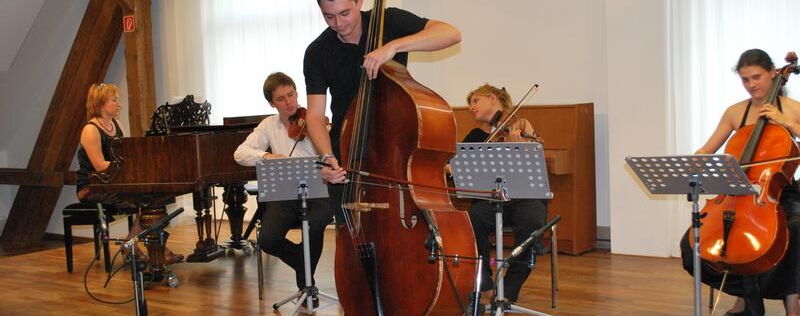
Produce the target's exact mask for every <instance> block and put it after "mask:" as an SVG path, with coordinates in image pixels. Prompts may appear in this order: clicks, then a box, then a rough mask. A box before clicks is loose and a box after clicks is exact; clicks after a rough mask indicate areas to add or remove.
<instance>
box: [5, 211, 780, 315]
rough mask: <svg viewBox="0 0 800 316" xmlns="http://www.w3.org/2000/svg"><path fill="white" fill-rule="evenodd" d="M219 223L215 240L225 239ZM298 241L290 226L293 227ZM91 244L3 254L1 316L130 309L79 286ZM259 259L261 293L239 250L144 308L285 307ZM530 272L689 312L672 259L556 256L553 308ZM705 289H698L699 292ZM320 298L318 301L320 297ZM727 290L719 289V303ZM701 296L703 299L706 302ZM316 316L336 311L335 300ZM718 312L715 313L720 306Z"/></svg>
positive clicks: (652, 311)
mask: <svg viewBox="0 0 800 316" xmlns="http://www.w3.org/2000/svg"><path fill="white" fill-rule="evenodd" d="M226 225H227V223H226V224H225V225H223V233H222V234H221V236H225V237H224V238H220V239H223V240H224V239H227V236H228V235H227V233H225V232H224V231H226V229H225V226H226ZM169 230H170V232H171V236H170V241H169V245H170V247H171V248H172V249H173V250H176V251H178V252H181V253H184V254H188V253H189V252H190V251H191V249H192V248H193V246H194V242H195V240H194V238H195V237H196V231H195V229H194V227H193V226H180V227H173V228H170V229H169ZM291 234H292V238H293V239H299V238H298V235H299V234H297V233H291ZM325 238H326V243H325V251H324V253H323V256H322V261H321V262H320V264H319V267H318V271H317V276H316V279H317V282H318V286H319V287H320V290H322V291H324V292H328V293H335V286H334V283H333V257H334V244H335V243H334V234H333V231H332V230H329V231H328V232H327V234H326V236H325ZM92 253H93V247H92V244H91V243H88V244H82V245H76V246H75V272H74V273H72V274H70V273H67V272H66V267H65V258H64V250H63V248H57V249H50V250H42V251H38V252H33V253H28V254H22V255H14V256H4V257H0V315H120V314H126V315H133V314H134V305H133V303H127V304H121V305H110V304H103V303H99V302H96V301H94V300H92V299H91V298H90V297H89V296H88V295H87V294H86V292H85V291H84V288H83V272H84V269H85V268H86V266H87V264H88V263H89V262H90V261H91V258H92ZM267 258H269V259H268V260H267V261H266V263H265V271H266V272H265V275H266V282H265V292H266V294H265V295H266V297H265V298H264V300H263V301H259V300H258V288H257V277H256V276H257V274H256V273H257V272H256V271H257V266H256V260H255V255H252V256H246V255H243V254H242V253H241V252H237V253H235V254H234V255H232V256H227V257H223V258H219V259H217V260H215V261H213V262H210V263H181V264H177V265H173V266H171V269H172V270H173V271H174V272H175V273H177V275H178V277H179V279H180V285H179V286H178V287H177V288H169V287H166V286H160V285H157V286H152V287H150V288H148V289H147V291H146V292H145V296H146V298H147V302H148V304H149V309H148V310H149V312H150V315H202V316H209V315H261V314H266V315H289V314H291V311H292V308H291V307H292V306H291V304H289V305H286V306H285V307H284V308H282V309H281V311H277V312H276V311H273V309H272V304H273V303H274V302H275V301H277V300H279V299H282V298H284V297H287V296H289V295H291V294H293V293H294V291H295V290H296V288H295V286H294V273H293V272H292V271H291V269H289V268H288V267H287V266H285V265H284V264H283V263H282V262H280V260H278V259H276V258H274V257H268V256H267ZM539 262H540V263H539V265H538V266H537V267H536V269H535V270H534V273H533V274H532V276H531V277H530V278H529V279H528V281H527V283H526V284H525V287H524V288H523V292H522V293H521V295H520V301H519V305H521V306H524V307H527V308H530V309H534V310H537V311H541V312H545V313H549V314H553V315H690V314H691V313H692V279H691V278H690V276H689V275H687V274H686V273H685V272H684V271H683V270H682V269H681V267H680V263H679V261H678V259H661V258H647V257H635V256H623V255H612V254H609V253H608V252H605V251H594V252H590V253H588V254H585V255H582V256H569V255H561V256H560V257H559V268H560V269H559V270H560V280H559V282H560V291H559V299H558V307H557V308H556V309H551V308H550V292H549V291H550V290H549V284H550V273H549V271H550V266H549V259H548V257H547V256H544V257H540V260H539ZM127 272H128V271H127V270H124V271H122V272H121V273H120V274H119V275H117V276H116V277H115V278H114V279H113V280H112V281H111V282H110V284H109V287H108V288H105V289H104V288H102V284H103V281H104V280H105V273H104V272H103V271H102V267H101V266H100V265H99V264H97V265H95V266H93V267H92V268H91V269H90V270H89V274H88V276H89V277H88V280H89V288H90V289H91V291H92V292H93V293H96V295H97V296H98V297H100V298H102V299H104V300H110V301H122V300H127V299H130V298H132V287H131V281H130V275H129V273H127ZM705 294H707V289H704V295H705ZM323 303H324V300H323ZM731 303H732V298H731V297H728V296H723V298H722V302H721V304H720V306H721V307H722V308H723V309H725V308H727V307H728V306H730V304H731ZM705 304H706V302H704V306H706V305H705ZM767 311H768V315H783V308H782V305H781V304H780V302H778V301H769V302H768V303H767ZM316 315H343V312H341V311H340V310H339V308H338V306H332V307H329V308H327V309H324V310H321V311H318V312H317V313H316ZM715 315H722V313H721V312H717V313H715Z"/></svg>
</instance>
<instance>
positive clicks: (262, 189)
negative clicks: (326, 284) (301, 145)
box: [256, 157, 338, 315]
mask: <svg viewBox="0 0 800 316" xmlns="http://www.w3.org/2000/svg"><path fill="white" fill-rule="evenodd" d="M315 161H317V157H298V158H278V159H265V160H261V161H259V162H257V163H256V180H257V181H258V201H259V202H272V201H291V200H297V201H298V202H299V203H300V210H301V214H300V217H301V219H302V224H301V225H302V231H303V232H302V233H303V268H304V271H303V273H304V274H305V287H304V288H303V289H302V290H300V291H297V293H295V294H293V295H291V296H289V297H287V298H285V299H283V300H282V301H280V302H277V303H275V304H273V305H272V308H273V309H275V310H278V308H279V307H280V306H282V305H284V304H286V303H288V302H293V301H295V300H297V301H296V306H295V309H294V312H293V313H292V315H296V314H297V312H298V311H299V309H300V307H301V302H304V301H305V303H306V306H308V307H307V308H306V310H305V313H306V314H312V313H314V312H315V311H317V310H319V309H322V308H325V307H327V306H329V305H332V304H333V303H331V304H329V305H325V306H320V307H313V306H314V305H313V302H312V297H313V296H314V295H319V296H322V297H325V298H328V299H330V300H332V301H334V302H338V298H337V297H335V296H333V295H330V294H327V293H324V292H321V291H319V290H318V289H317V287H316V286H315V285H313V284H312V283H311V280H312V275H311V249H310V246H309V242H307V241H308V240H309V237H308V234H309V233H308V230H309V224H308V216H307V214H306V213H307V212H308V206H307V203H306V199H316V198H326V197H328V186H327V185H325V183H323V181H322V174H321V173H320V171H319V170H318V169H317V166H316V164H315V163H314V162H315ZM256 251H259V255H260V254H261V252H260V251H261V250H260V249H257V250H256ZM258 260H259V263H260V262H261V259H258ZM259 273H261V271H260V270H259ZM261 282H262V281H261V280H259V286H260V285H261Z"/></svg>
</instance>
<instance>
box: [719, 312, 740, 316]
mask: <svg viewBox="0 0 800 316" xmlns="http://www.w3.org/2000/svg"><path fill="white" fill-rule="evenodd" d="M722 316H744V311H741V312H726V313H725V315H722Z"/></svg>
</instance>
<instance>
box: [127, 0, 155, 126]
mask: <svg viewBox="0 0 800 316" xmlns="http://www.w3.org/2000/svg"><path fill="white" fill-rule="evenodd" d="M122 3H123V5H122V8H123V9H122V13H123V15H124V16H129V15H130V16H133V17H134V18H135V21H136V30H135V31H133V32H125V70H126V75H127V80H128V124H130V133H131V135H130V136H144V132H145V131H146V130H147V129H148V128H149V123H150V115H151V114H152V113H153V110H154V109H155V106H156V85H155V75H154V70H153V32H152V30H151V29H152V22H151V17H150V0H122Z"/></svg>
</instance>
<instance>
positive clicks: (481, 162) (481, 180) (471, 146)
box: [450, 142, 553, 199]
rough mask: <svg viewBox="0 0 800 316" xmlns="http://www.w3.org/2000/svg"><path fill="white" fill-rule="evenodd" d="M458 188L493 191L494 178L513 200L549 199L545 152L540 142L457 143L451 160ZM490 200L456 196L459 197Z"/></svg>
mask: <svg viewBox="0 0 800 316" xmlns="http://www.w3.org/2000/svg"><path fill="white" fill-rule="evenodd" d="M450 168H451V170H452V174H453V181H454V183H455V186H456V188H458V189H472V190H487V191H491V190H495V189H496V188H497V184H496V180H497V178H502V179H503V181H505V184H506V185H505V189H506V190H507V192H506V193H507V194H508V196H509V197H510V198H513V199H552V198H553V193H552V192H550V181H549V179H548V178H547V166H546V165H545V160H544V149H543V148H542V145H541V144H539V143H532V142H522V143H458V144H457V145H456V155H455V156H454V157H453V159H451V160H450ZM476 196H477V197H487V198H489V197H491V194H474V193H470V194H469V196H467V195H463V194H459V195H458V197H476Z"/></svg>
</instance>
